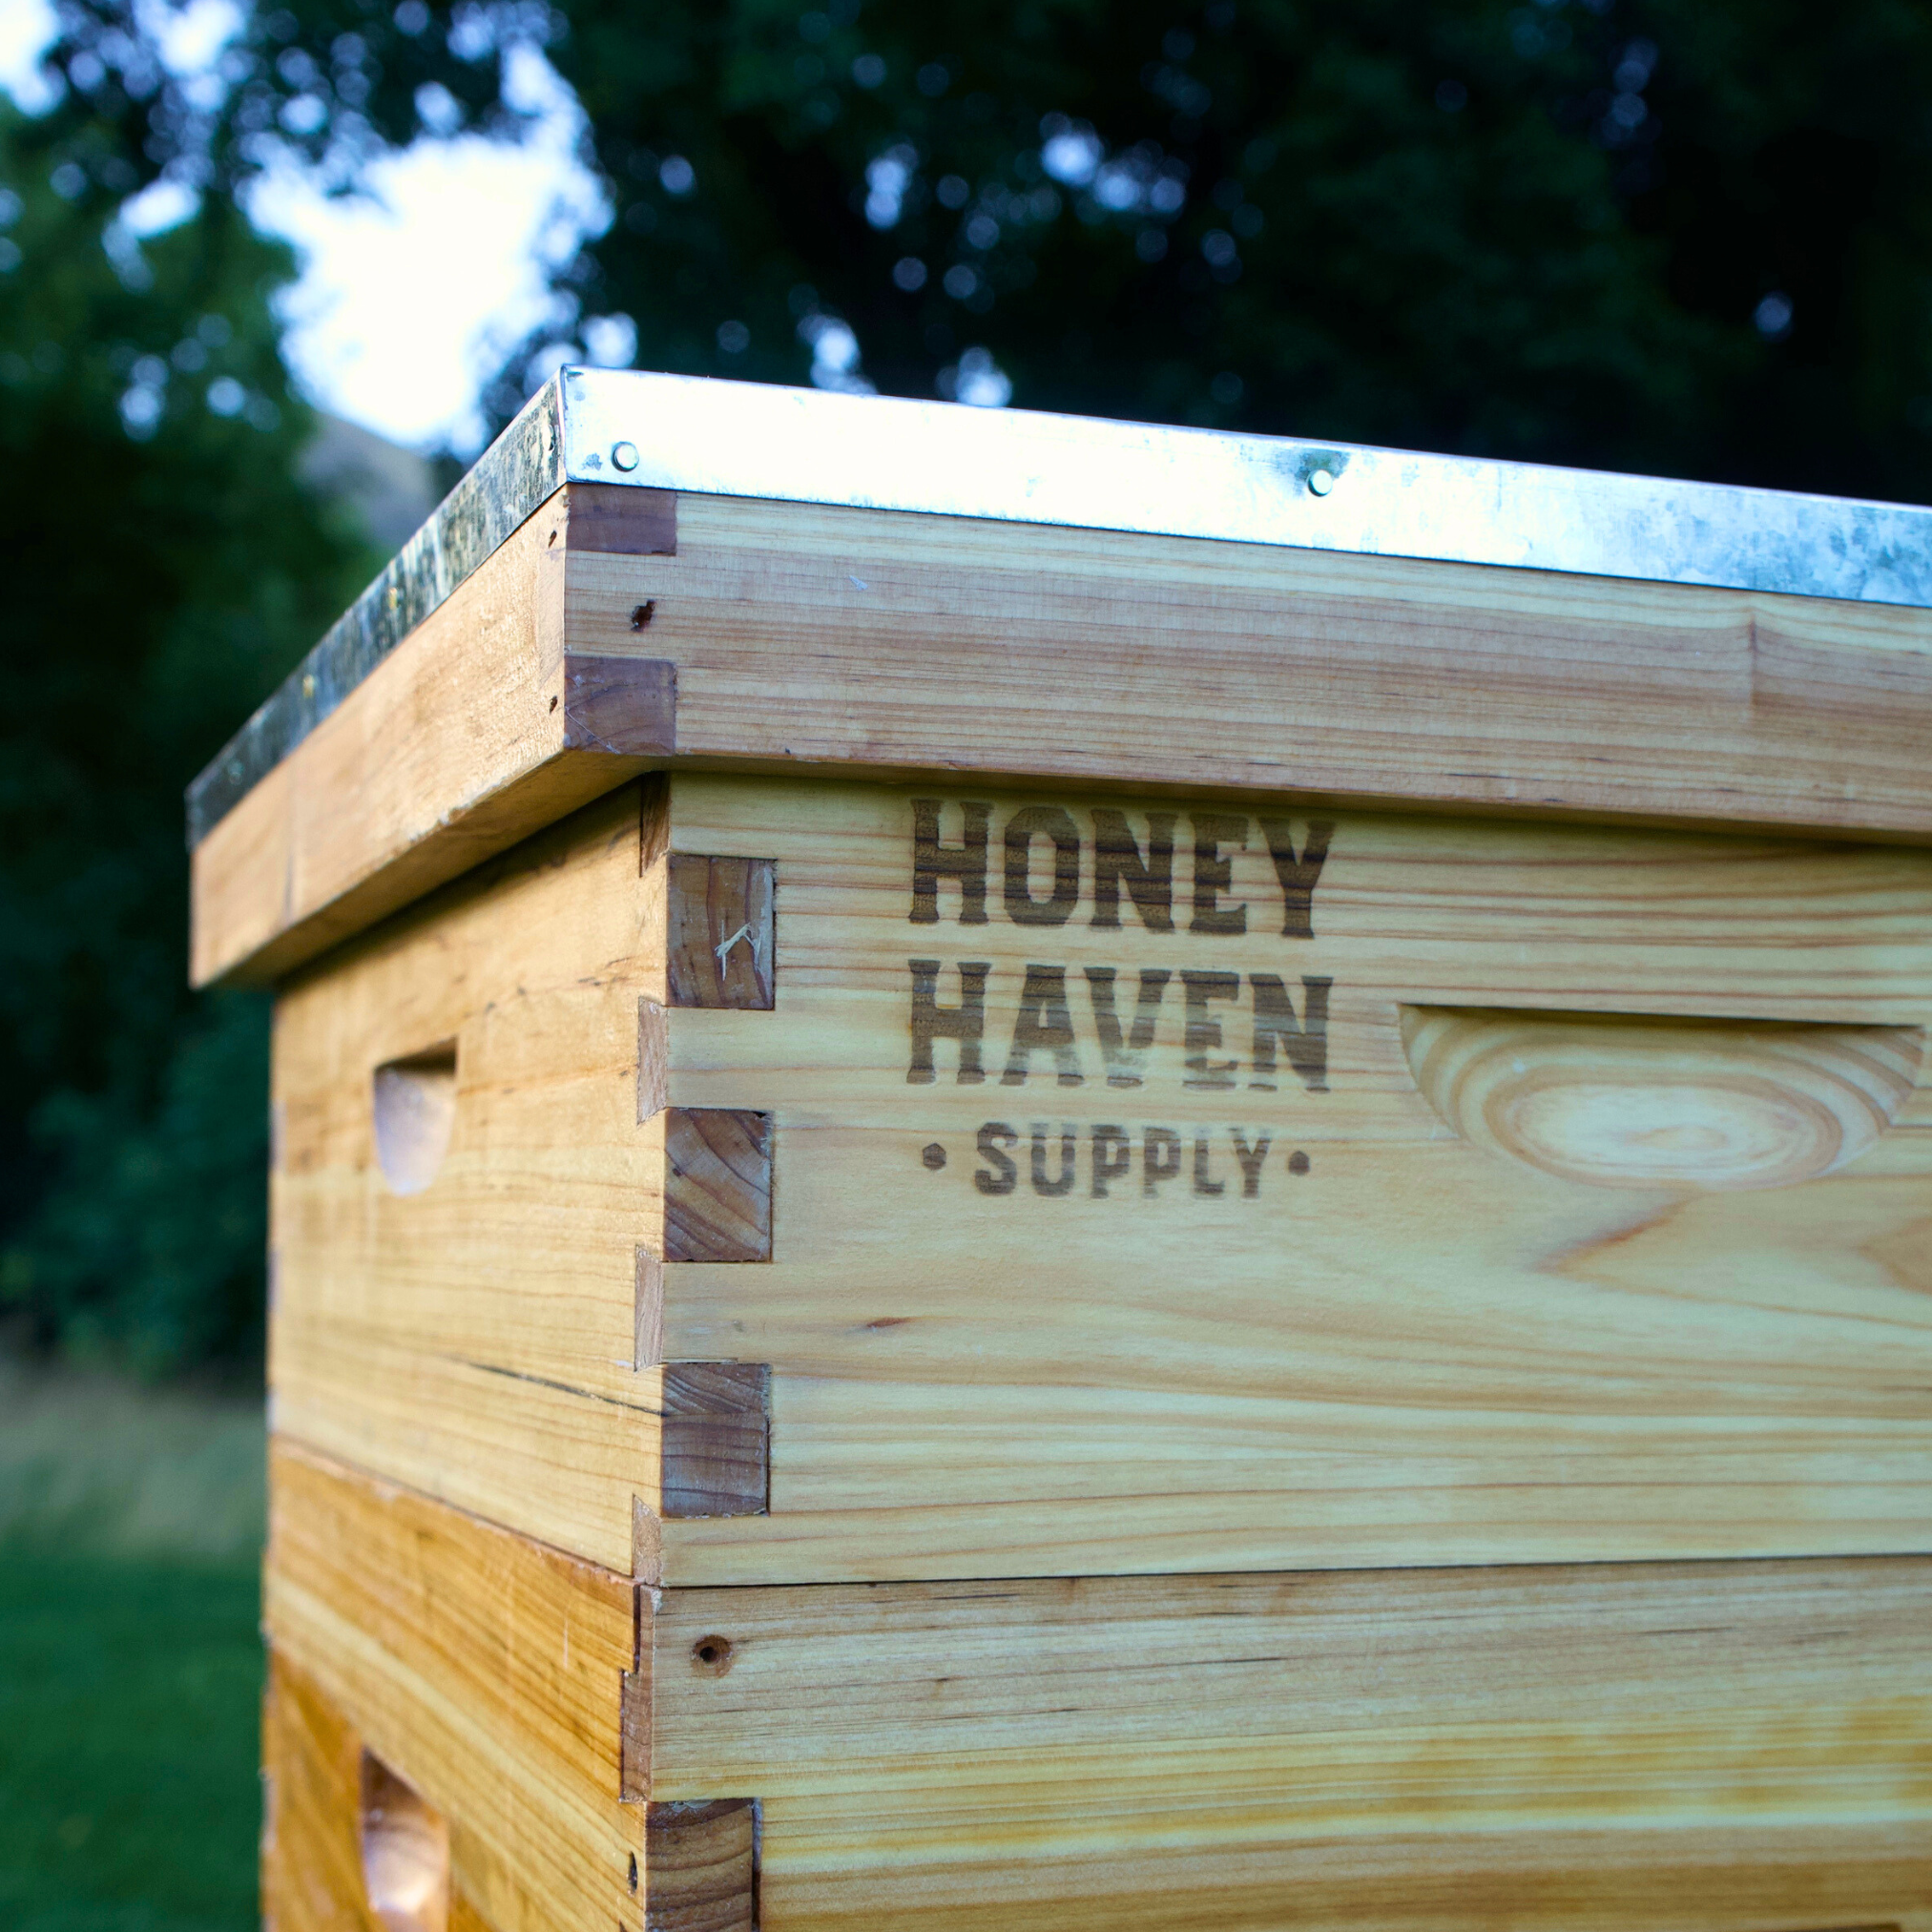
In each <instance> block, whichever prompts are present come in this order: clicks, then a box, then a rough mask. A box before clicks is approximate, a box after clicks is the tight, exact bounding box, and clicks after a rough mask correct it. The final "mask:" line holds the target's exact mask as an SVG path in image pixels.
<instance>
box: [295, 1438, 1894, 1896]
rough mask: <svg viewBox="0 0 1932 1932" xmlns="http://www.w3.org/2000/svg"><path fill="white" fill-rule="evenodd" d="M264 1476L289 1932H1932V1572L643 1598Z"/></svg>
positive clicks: (1254, 1581)
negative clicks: (879, 1931)
mask: <svg viewBox="0 0 1932 1932" xmlns="http://www.w3.org/2000/svg"><path fill="white" fill-rule="evenodd" d="M274 1477H275V1499H276V1500H275V1509H274V1525H273V1533H272V1541H271V1553H270V1559H269V1566H268V1631H269V1635H270V1639H271V1642H272V1644H273V1654H274V1674H273V1682H272V1685H271V1689H270V1693H269V1703H268V1715H267V1726H266V1733H267V1766H268V1771H267V1776H268V1825H267V1834H266V1841H265V1859H266V1866H267V1874H268V1886H267V1891H268V1899H269V1904H270V1919H271V1923H272V1924H273V1925H274V1926H275V1927H276V1928H277V1932H321V1928H323V1927H327V1928H331V1932H333V1928H336V1927H353V1926H365V1925H366V1926H368V1927H370V1928H371V1932H373V1928H374V1927H375V1926H376V1925H378V1924H380V1925H384V1926H385V1927H386V1928H387V1932H421V1928H426V1927H431V1926H441V1925H443V1924H445V1923H447V1924H448V1925H450V1926H458V1927H462V1928H465V1932H475V1928H482V1927H488V1928H496V1932H501V1928H505V1927H514V1928H517V1932H540V1928H541V1932H550V1928H552V1927H555V1928H564V1927H582V1926H586V1925H592V1926H597V1925H602V1926H610V1925H617V1926H626V1927H633V1928H635V1927H638V1926H651V1927H658V1928H664V1932H687V1928H689V1932H700V1928H701V1932H746V1928H749V1927H751V1926H752V1925H754V1924H762V1925H764V1926H766V1927H769V1928H774V1932H779V1928H790V1927H809V1928H831V1927H835V1926H837V1927H848V1926H849V1927H855V1928H856V1927H880V1928H883V1927H887V1926H897V1925H904V1924H908V1923H915V1922H916V1923H919V1924H922V1925H924V1924H931V1925H937V1926H940V1927H944V1928H948V1932H951V1928H960V1932H963V1928H966V1927H967V1926H971V1925H975V1924H982V1923H984V1922H986V1919H987V1915H988V1914H992V1915H994V1916H996V1917H997V1919H998V1921H999V1922H1001V1923H1002V1924H1006V1925H1011V1926H1015V1927H1019V1928H1022V1932H1049V1928H1053V1927H1068V1926H1093V1927H1102V1926H1104V1927H1108V1928H1148V1932H1153V1928H1156V1927H1174V1926H1182V1925H1190V1926H1192V1925H1210V1926H1227V1927H1256V1928H1260V1927H1276V1926H1296V1927H1301V1926H1308V1927H1318V1928H1322V1932H1328V1928H1340V1927H1344V1926H1354V1927H1369V1928H1378V1932H1380V1928H1389V1932H1422V1928H1429V1932H1439V1928H1450V1927H1454V1928H1459V1932H1460V1928H1465V1927H1478V1926H1491V1925H1508V1926H1511V1927H1523V1928H1534V1932H1544V1928H1548V1932H1578V1928H1617V1932H1623V1928H1629V1932H1654V1928H1657V1927H1662V1926H1669V1927H1684V1928H1695V1932H1854V1928H1859V1932H1865V1928H1875V1927H1879V1926H1892V1927H1896V1928H1898V1932H1923V1928H1925V1927H1927V1926H1932V1754H1928V1751H1927V1748H1926V1738H1927V1735H1928V1725H1932V1666H1928V1662H1927V1656H1926V1645H1925V1641H1924V1631H1925V1625H1926V1619H1927V1616H1928V1614H1932V1563H1928V1562H1926V1561H1925V1560H1922V1559H1917V1558H1889V1559H1873V1560H1866V1561H1850V1562H1848V1561H1834V1562H1821V1563H1819V1562H1814V1563H1773V1564H1763V1563H1736V1564H1671V1565H1610V1566H1574V1567H1569V1568H1539V1567H1521V1568H1516V1567H1502V1568H1490V1569H1440V1570H1428V1569H1417V1570H1406V1571H1367V1572H1319V1573H1310V1572H1299V1573H1287V1574H1275V1575H1249V1576H1214V1575H1199V1576H1178V1577H1177V1576H1148V1577H1115V1578H1086V1579H1077V1580H1052V1581H1045V1580H1024V1581H1008V1582H962V1583H931V1584H881V1585H851V1584H842V1585H829V1586H828V1585H812V1586H774V1587H767V1588H760V1589H745V1588H727V1589H666V1590H661V1591H660V1590H654V1589H650V1588H649V1587H648V1586H643V1585H637V1584H634V1583H633V1582H631V1581H630V1580H628V1579H626V1578H623V1577H620V1576H616V1575H613V1574H612V1573H611V1572H610V1571H608V1570H605V1569H602V1568H598V1567H596V1566H593V1565H590V1564H586V1563H582V1562H579V1561H576V1560H573V1559H570V1558H566V1557H563V1556H561V1555H559V1554H558V1553H557V1552H556V1551H554V1550H549V1549H546V1548H542V1547H541V1546H539V1545H536V1544H533V1543H530V1541H528V1540H527V1539H524V1538H520V1537H517V1536H515V1535H513V1534H511V1533H510V1532H509V1531H507V1530H503V1529H499V1528H496V1527H491V1526H488V1525H486V1524H483V1523H481V1522H479V1521H477V1520H476V1519H475V1518H473V1517H470V1516H467V1515H465V1514H464V1513H462V1512H461V1511H458V1510H454V1509H451V1508H450V1507H448V1506H447V1505H442V1504H437V1503H433V1502H430V1501H429V1500H427V1499H426V1498H424V1497H420V1496H416V1495H413V1494H411V1493H409V1492H406V1491H402V1490H397V1489H393V1488H389V1487H386V1486H384V1485H380V1484H376V1483H373V1482H372V1481H370V1480H369V1479H368V1478H366V1477H364V1476H360V1475H357V1474H354V1473H352V1472H350V1471H348V1470H346V1469H344V1468H343V1467H341V1466H340V1465H334V1464H331V1463H329V1462H326V1461H324V1460H322V1459H321V1458H318V1457H315V1456H312V1455H310V1454H309V1453H308V1452H306V1451H303V1450H301V1449H296V1448H290V1447H283V1448H282V1449H280V1451H279V1452H278V1454H277V1456H276V1459H275V1467H274ZM399 1786H400V1790H399ZM372 1791H373V1792H374V1793H375V1794H376V1796H375V1797H374V1800H373V1801H372V1798H371V1793H372ZM372 1814H373V1816H372ZM398 1839H401V1840H402V1843H401V1845H400V1846H399V1845H398V1843H397V1842H396V1841H397V1840H398ZM372 1899H375V1900H380V1901H384V1902H385V1903H386V1904H387V1907H388V1909H387V1912H386V1913H383V1912H379V1911H375V1910H373V1908H372V1906H371V1904H370V1901H371V1900H372ZM444 1915H447V1917H446V1916H444Z"/></svg>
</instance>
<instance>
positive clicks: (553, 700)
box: [551, 695, 557, 711]
mask: <svg viewBox="0 0 1932 1932" xmlns="http://www.w3.org/2000/svg"><path fill="white" fill-rule="evenodd" d="M556 708H557V700H556V697H555V696H554V695H552V696H551V710H552V711H554V710H555V709H556Z"/></svg>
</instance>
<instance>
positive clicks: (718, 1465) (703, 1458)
mask: <svg viewBox="0 0 1932 1932" xmlns="http://www.w3.org/2000/svg"><path fill="white" fill-rule="evenodd" d="M770 1384H771V1371H770V1370H769V1369H768V1368H766V1367H765V1366H764V1365H763V1364H762V1363H761V1362H748V1361H680V1362H667V1363H665V1364H664V1365H663V1366H662V1367H661V1368H660V1369H659V1370H658V1372H657V1402H658V1404H659V1408H660V1413H661V1416H662V1424H661V1427H662V1439H661V1445H660V1447H659V1450H658V1457H659V1474H658V1482H657V1494H658V1498H659V1500H658V1502H657V1513H658V1514H659V1515H660V1516H664V1517H679V1518H688V1517H696V1516H761V1515H763V1514H764V1512H765V1509H766V1507H767V1506H768V1505H769V1502H770V1496H771V1424H770V1422H769V1420H768V1417H767V1410H768V1407H769V1404H770V1400H771V1397H770Z"/></svg>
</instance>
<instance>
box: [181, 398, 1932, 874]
mask: <svg viewBox="0 0 1932 1932" xmlns="http://www.w3.org/2000/svg"><path fill="white" fill-rule="evenodd" d="M571 482H578V483H600V484H616V485H630V486H636V487H642V488H663V489H674V490H679V491H690V492H699V493H704V494H712V495H720V496H733V497H753V498H765V499H770V500H774V501H779V502H794V503H818V504H827V505H841V506H849V507H855V508H864V509H892V510H904V511H911V512H924V513H928V514H938V515H947V516H962V517H976V518H986V519H990V520H996V521H1007V522H1014V523H1028V524H1048V525H1058V526H1063V527H1069V528H1074V529H1087V530H1119V531H1129V532H1138V533H1141V534H1146V535H1158V536H1178V537H1207V538H1218V539H1224V540H1228V541H1232V542H1238V543H1245V544H1269V545H1282V546H1291V547H1297V548H1301V549H1308V550H1318V551H1348V552H1354V553H1357V554H1360V555H1365V556H1384V557H1410V558H1420V559H1429V560H1434V561H1438V562H1455V563H1470V564H1489V565H1499V566H1504V567H1509V568H1516V569H1523V570H1534V571H1568V572H1575V573H1580V574H1584V575H1589V576H1596V577H1622V578H1631V579H1636V580H1641V581H1648V582H1652V583H1672V584H1687V585H1706V586H1713V587H1718V588H1726V589H1732V590H1740V591H1757V592H1781V593H1786V594H1792V595H1798V596H1809V597H1830V598H1839V599H1844V600H1847V601H1852V602H1860V603H1872V604H1891V605H1904V606H1913V607H1919V608H1926V607H1932V509H1924V508H1921V507H1917V506H1908V505H1899V504H1884V503H1871V502H1862V501H1857V500H1850V499H1844V498H1837V497H1825V496H1810V495H1801V494H1797V493H1794V492H1789V491H1783V490H1769V489H1747V488H1735V487H1730V486H1720V485H1714V484H1705V483H1687V482H1680V481H1672V480H1669V479H1659V478H1653V477H1638V476H1621V475H1613V474H1609V473H1605V472H1600V471H1594V470H1580V469H1561V468H1555V467H1547V466H1542V465H1535V464H1521V463H1498V462H1492V461H1488V460H1486V459H1483V458H1476V457H1458V456H1431V455H1423V454H1417V453H1413V452H1407V451H1401V450H1390V449H1379V448H1373V447H1362V446H1359V445H1348V444H1333V443H1315V442H1304V441H1300V440H1298V439H1295V438H1291V437H1273V436H1248V435H1236V434H1230V433H1226V432H1222V431H1218V430H1203V429H1178V428H1169V427H1164V426H1157V425H1148V424H1138V423H1114V422H1105V421H1098V420H1092V419H1086V418H1079V417H1069V416H1051V415H1044V414H1038V413H1034V412H1029V411H1026V410H1018V409H998V410H992V409H972V408H963V407H961V406H959V405H955V404H947V403H919V402H906V401H900V400H896V399H888V398H885V397H850V396H837V395H826V394H822V393H820V392H818V391H814V390H810V389H784V388H777V387H773V386H771V385H768V384H750V383H724V382H715V381H709V380H705V379H702V378H696V377H687V376H666V375H653V374H646V373H641V372H636V371H628V370H626V371H613V370H601V369H565V370H562V371H561V372H560V373H559V374H558V375H557V376H556V377H555V378H553V379H552V380H551V382H550V383H548V384H546V385H545V386H544V387H543V388H542V389H541V390H540V391H539V392H538V393H537V394H536V395H535V396H534V397H532V398H531V399H530V403H529V404H528V405H526V406H525V408H524V410H523V412H522V414H521V415H519V416H518V417H517V419H516V421H515V422H514V423H512V424H511V425H510V426H509V428H507V429H506V430H505V431H504V432H503V434H502V435H501V436H500V437H498V438H497V440H496V442H495V443H494V444H492V445H491V447H489V449H488V450H487V451H486V452H485V454H484V455H483V456H482V457H481V458H480V459H479V460H478V461H477V463H476V464H475V466H474V467H472V468H471V469H470V470H469V472H468V473H467V475H466V476H465V477H464V478H463V480H462V482H461V483H459V484H458V485H457V487H456V488H455V489H453V490H452V491H451V492H450V494H449V496H448V497H447V499H446V500H445V502H444V503H443V505H442V506H441V507H440V508H439V509H437V511H436V513H435V514H434V515H433V516H432V517H431V518H430V519H429V521H428V522H427V523H426V524H425V525H424V527H423V528H422V529H421V530H419V531H417V533H416V534H415V535H414V536H413V537H411V538H410V539H409V541H408V542H407V543H406V544H405V545H404V546H403V549H402V551H400V552H399V554H398V555H397V556H396V558H395V559H394V561H393V562H391V563H390V564H389V565H388V567H387V568H386V569H385V570H384V571H383V572H382V574H381V575H380V576H379V577H378V578H377V579H376V581H375V582H374V583H373V584H371V585H370V586H369V588H368V590H367V591H365V592H364V593H363V595H362V596H361V597H360V598H359V599H358V600H357V601H356V603H355V604H354V606H353V607H352V608H351V609H350V610H349V611H348V612H347V613H346V614H344V615H343V618H342V619H341V620H340V621H339V622H338V623H337V624H336V625H335V626H334V627H333V628H332V629H331V630H330V631H329V633H328V634H327V635H326V636H325V637H323V638H322V642H321V643H320V644H318V645H317V646H316V647H315V649H314V650H313V651H311V652H310V653H309V654H308V656H307V657H306V658H304V659H303V661H302V663H301V665H300V666H299V667H298V668H297V669H296V671H295V672H294V673H293V674H292V675H290V676H289V678H288V679H287V681H286V682H285V683H284V684H283V685H282V686H281V688H280V690H279V691H277V692H276V693H275V695H274V696H271V697H270V698H269V699H268V700H267V701H266V702H265V703H264V704H263V705H262V706H261V708H260V710H259V711H258V712H257V713H256V714H255V716H254V717H251V718H250V719H249V720H248V722H247V724H246V725H244V726H243V727H242V729H241V730H240V731H239V733H238V734H237V735H236V737H234V738H233V739H232V740H231V741H230V742H229V743H228V744H227V745H226V746H225V747H224V748H223V750H222V751H221V753H220V755H219V756H218V757H217V758H215V759H214V761H213V762H212V763H211V764H210V765H209V766H208V768H207V769H206V770H205V771H204V772H202V773H201V775H200V776H199V777H198V778H197V779H196V780H195V782H194V783H193V785H191V786H190V788H189V791H188V799H187V805H188V838H189V843H190V845H191V846H194V845H197V844H199V843H200V841H202V840H203V839H204V838H205V837H206V836H207V834H208V832H209V831H210V830H211V829H212V828H213V827H214V825H215V824H217V823H218V821H220V820H221V818H222V817H223V816H224V815H225V814H226V813H227V812H228V811H229V810H230V809H232V808H233V806H234V805H235V804H236V803H237V802H238V801H239V800H240V799H241V798H242V797H243V796H245V795H246V793H247V792H248V791H249V790H250V789H251V788H252V787H253V786H254V785H255V784H256V783H257V782H258V781H259V780H260V779H261V778H262V777H263V776H265V775H266V774H267V773H268V772H269V771H271V770H273V769H274V768H275V766H276V765H277V764H279V763H280V761H281V760H282V759H283V758H286V757H287V755H288V754H289V753H290V752H291V751H292V750H293V749H294V748H295V747H296V746H297V745H298V744H300V743H301V741H302V739H303V738H304V737H306V736H307V735H308V734H309V733H310V732H311V731H312V730H313V729H314V728H315V727H316V725H317V724H319V723H320V722H321V721H322V719H323V718H325V717H328V716H329V715H330V713H332V712H333V711H334V710H335V709H336V708H337V707H338V706H339V705H340V704H341V703H342V701H343V698H344V697H345V696H347V695H348V694H349V693H350V692H351V691H353V690H354V689H355V687H356V686H357V685H358V684H360V683H361V682H362V680H363V679H364V677H366V676H367V675H368V674H369V673H370V672H371V671H372V670H373V669H374V668H375V666H376V665H377V664H378V663H380V662H381V661H382V660H383V658H384V657H385V656H386V655H387V654H389V653H390V652H391V651H392V650H393V649H394V648H395V647H396V645H397V644H399V643H400V642H401V641H402V639H403V638H404V637H405V635H407V634H408V633H409V632H410V631H411V630H412V629H413V628H414V627H415V626H416V625H418V624H419V623H421V622H422V620H423V619H424V618H425V617H426V616H427V615H428V614H429V613H431V612H432V611H434V610H435V609H436V608H437V607H438V606H439V605H440V604H442V603H443V602H444V601H445V599H447V597H448V596H449V595H450V594H451V592H453V591H454V590H455V589H456V588H457V586H458V585H460V584H461V583H462V582H463V581H464V580H465V579H466V578H467V576H469V575H470V574H471V572H473V571H475V570H476V569H477V568H478V567H479V566H480V565H481V564H482V563H483V562H484V561H485V560H486V559H487V558H488V557H489V555H490V554H491V553H492V552H493V551H495V550H496V549H497V547H498V546H499V545H500V544H502V543H503V541H504V540H505V539H506V538H507V537H508V536H509V534H510V533H511V532H512V531H513V530H516V529H517V528H518V526H519V525H521V524H522V523H523V522H524V521H525V519H526V518H528V517H529V516H530V514H531V513H532V512H533V511H534V510H535V509H537V508H538V506H539V505H541V504H542V503H544V502H545V501H546V500H547V499H548V498H549V497H550V496H551V494H552V493H553V492H554V491H555V490H556V489H557V488H560V487H561V486H563V485H564V484H566V483H571Z"/></svg>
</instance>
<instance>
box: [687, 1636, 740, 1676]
mask: <svg viewBox="0 0 1932 1932" xmlns="http://www.w3.org/2000/svg"><path fill="white" fill-rule="evenodd" d="M691 1668H692V1669H693V1670H694V1671H697V1672H700V1673H702V1674H703V1675H704V1676H707V1677H721V1676H723V1675H724V1673H725V1672H727V1671H728V1670H730V1669H731V1639H730V1638H729V1637H699V1638H698V1640H697V1641H696V1643H695V1644H693V1645H692V1647H691Z"/></svg>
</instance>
